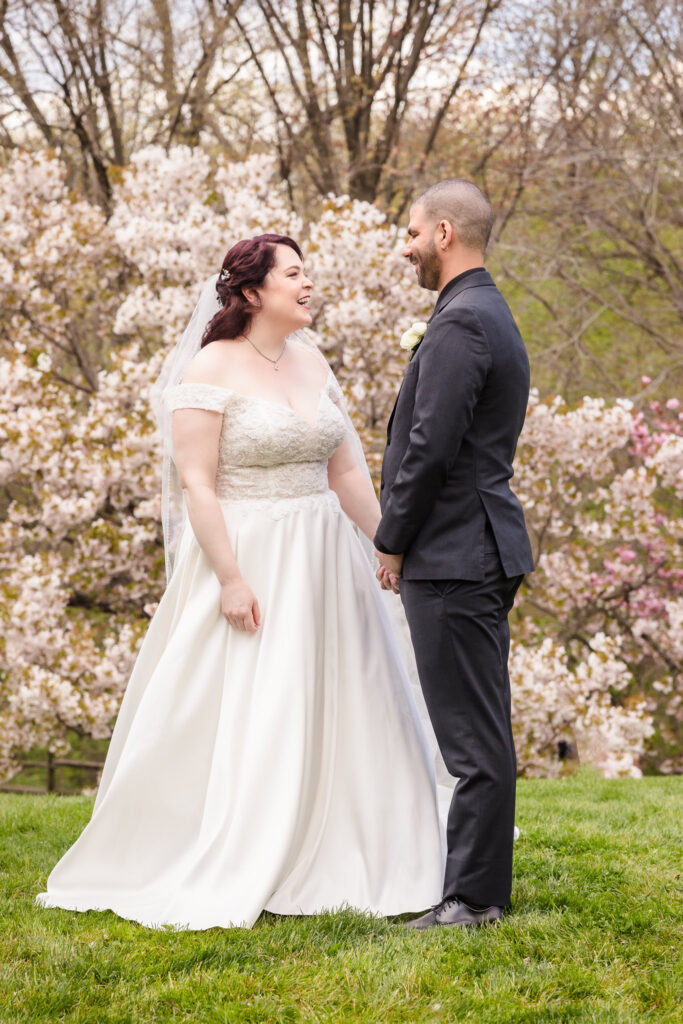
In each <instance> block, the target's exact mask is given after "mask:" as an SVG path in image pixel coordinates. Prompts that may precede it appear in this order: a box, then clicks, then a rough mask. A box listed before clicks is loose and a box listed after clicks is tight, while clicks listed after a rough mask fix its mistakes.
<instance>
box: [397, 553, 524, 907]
mask: <svg viewBox="0 0 683 1024" xmlns="http://www.w3.org/2000/svg"><path fill="white" fill-rule="evenodd" d="M484 561H485V577H484V579H483V580H482V581H479V582H472V581H470V580H434V581H430V580H404V579H402V580H401V583H400V591H401V599H402V601H403V605H404V607H405V610H406V617H407V619H408V625H409V626H410V634H411V638H412V641H413V647H414V649H415V658H416V661H417V669H418V673H419V677H420V683H421V685H422V690H423V692H424V696H425V701H426V704H427V709H428V711H429V716H430V718H431V721H432V725H433V726H434V732H435V733H436V738H437V740H438V743H439V746H440V748H441V753H442V755H443V759H444V761H445V763H446V767H447V768H448V771H449V772H450V773H451V775H456V776H458V778H459V780H460V781H459V782H458V784H457V786H456V788H455V793H454V796H453V800H452V802H451V806H450V811H449V815H448V827H447V837H448V855H447V860H446V873H445V878H444V896H458V897H460V898H461V899H462V900H464V901H465V902H472V903H477V904H483V905H486V906H507V905H508V904H509V903H510V893H511V888H512V834H513V830H514V823H515V783H516V776H517V759H516V756H515V746H514V740H513V737H512V727H511V724H510V677H509V675H508V667H507V662H508V654H509V649H510V630H509V627H508V613H509V612H510V610H511V608H512V605H513V603H514V599H515V594H516V592H517V589H518V587H519V585H520V583H521V582H522V579H523V577H521V576H515V577H513V578H512V579H508V578H507V577H506V576H505V575H504V573H503V568H502V566H501V563H500V559H499V557H498V553H497V551H493V550H489V551H487V552H486V554H485V555H484Z"/></svg>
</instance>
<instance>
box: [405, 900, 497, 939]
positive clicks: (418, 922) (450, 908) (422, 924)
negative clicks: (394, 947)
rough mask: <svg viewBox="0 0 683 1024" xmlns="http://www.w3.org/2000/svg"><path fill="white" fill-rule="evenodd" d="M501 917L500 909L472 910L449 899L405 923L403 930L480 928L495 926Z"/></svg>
mask: <svg viewBox="0 0 683 1024" xmlns="http://www.w3.org/2000/svg"><path fill="white" fill-rule="evenodd" d="M502 916H503V908H502V907H484V909H483V910H472V908H471V907H468V906H467V904H466V903H462V902H461V900H459V899H457V898H456V897H450V898H448V899H445V900H442V901H441V903H437V904H436V906H434V907H432V909H431V910H428V911H427V913H426V914H423V915H422V916H421V917H415V918H413V919H412V921H406V922H405V925H404V927H405V928H415V929H417V930H418V931H424V929H425V928H434V927H436V926H437V925H442V926H443V927H445V928H480V927H481V926H482V925H484V924H497V922H498V921H500V919H501V918H502Z"/></svg>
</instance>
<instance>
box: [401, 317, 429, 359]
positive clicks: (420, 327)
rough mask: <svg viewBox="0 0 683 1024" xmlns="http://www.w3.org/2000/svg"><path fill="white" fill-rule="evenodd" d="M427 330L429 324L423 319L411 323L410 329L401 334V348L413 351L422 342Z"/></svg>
mask: <svg viewBox="0 0 683 1024" xmlns="http://www.w3.org/2000/svg"><path fill="white" fill-rule="evenodd" d="M426 331H427V324H424V323H422V322H421V321H420V322H418V323H416V324H411V325H410V327H409V328H408V330H407V331H406V332H405V333H404V334H402V335H401V341H400V342H399V344H400V346H401V348H404V349H405V350H406V352H412V351H413V349H414V348H417V346H418V345H419V344H420V342H421V341H422V339H423V338H424V336H425V333H426Z"/></svg>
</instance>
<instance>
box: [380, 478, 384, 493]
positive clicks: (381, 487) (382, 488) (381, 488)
mask: <svg viewBox="0 0 683 1024" xmlns="http://www.w3.org/2000/svg"><path fill="white" fill-rule="evenodd" d="M379 489H380V491H383V490H384V480H382V482H381V483H380V485H379Z"/></svg>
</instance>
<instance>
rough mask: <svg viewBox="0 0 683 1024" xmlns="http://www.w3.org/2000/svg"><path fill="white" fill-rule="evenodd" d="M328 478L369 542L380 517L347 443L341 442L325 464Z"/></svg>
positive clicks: (367, 479)
mask: <svg viewBox="0 0 683 1024" xmlns="http://www.w3.org/2000/svg"><path fill="white" fill-rule="evenodd" d="M327 478H328V480H329V484H330V488H331V489H332V490H333V491H335V493H336V495H337V497H338V498H339V503H340V505H341V507H342V508H343V509H344V511H345V512H346V514H347V516H348V517H349V519H351V520H352V521H353V522H354V523H355V524H356V526H357V527H358V528H359V529H360V530H362V532H363V533H364V534H365V536H366V537H367V538H368V540H370V541H371V540H372V539H373V537H374V536H375V533H376V531H377V527H378V525H379V521H380V519H381V518H382V513H381V511H380V507H379V502H378V500H377V495H376V494H375V489H374V487H373V486H372V483H371V482H370V480H369V478H368V476H367V475H366V474H365V473H364V472H363V470H362V469H361V468H360V466H359V465H357V463H356V461H355V459H354V457H353V454H352V452H351V447H350V445H349V442H348V440H346V441H343V442H342V444H341V445H340V446H339V448H337V450H336V451H335V453H334V455H333V456H332V457H331V459H330V460H329V462H328V463H327Z"/></svg>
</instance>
